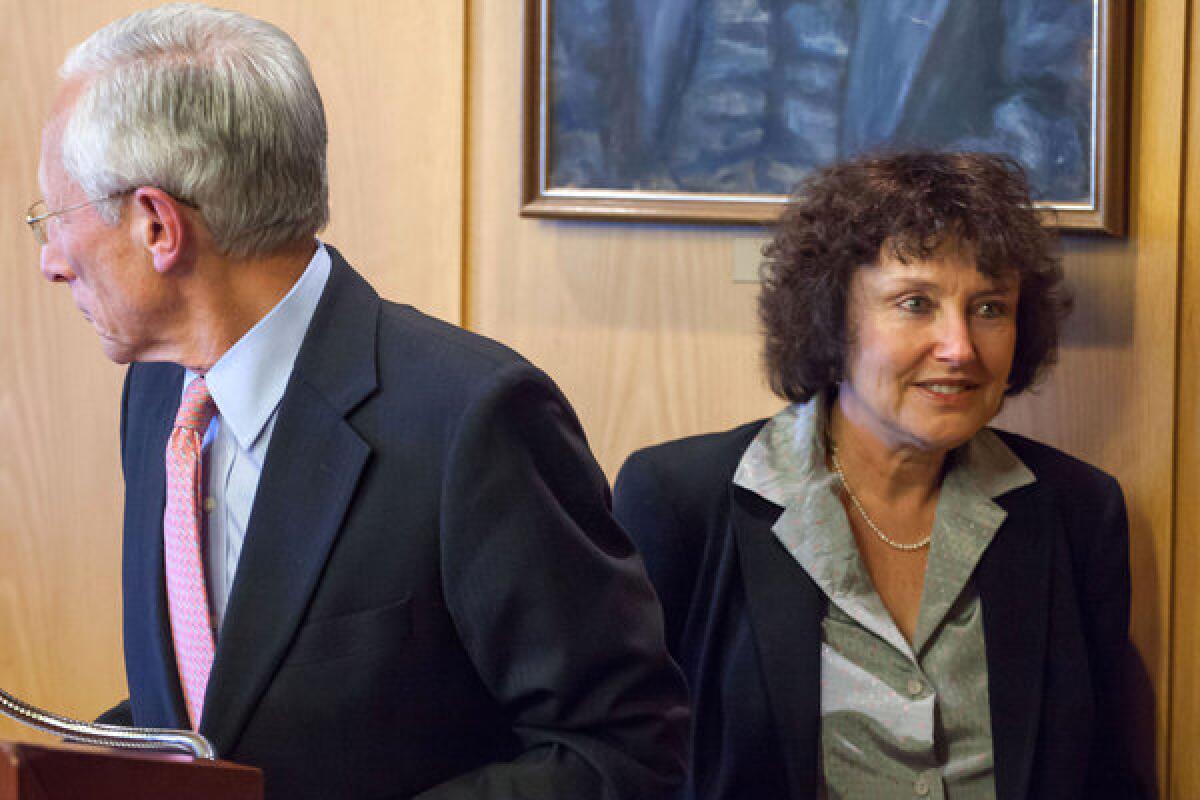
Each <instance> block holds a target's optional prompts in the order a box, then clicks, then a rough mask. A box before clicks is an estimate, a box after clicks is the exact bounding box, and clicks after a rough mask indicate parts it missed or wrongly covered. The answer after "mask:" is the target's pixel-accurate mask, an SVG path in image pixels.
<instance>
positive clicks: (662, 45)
mask: <svg viewBox="0 0 1200 800" xmlns="http://www.w3.org/2000/svg"><path fill="white" fill-rule="evenodd" d="M542 8H543V10H544V11H545V12H546V13H547V14H548V16H547V17H546V19H547V20H548V21H546V22H544V24H545V26H546V27H545V34H546V41H545V43H544V45H543V47H544V54H545V59H546V69H547V73H546V75H545V87H546V91H547V95H546V98H545V101H544V104H545V107H544V112H543V114H544V117H545V129H544V131H543V132H542V133H543V137H544V142H543V144H542V159H543V162H544V163H543V164H542V172H543V176H542V177H543V180H544V183H545V188H548V189H564V190H573V189H577V190H584V194H586V193H587V191H588V190H616V191H617V192H618V193H619V192H621V191H631V192H649V193H716V194H719V195H786V194H788V193H790V192H791V191H792V189H793V188H794V186H795V185H796V183H797V182H798V181H799V180H800V179H801V178H802V177H803V176H804V175H805V173H807V172H808V171H810V170H811V169H813V168H814V167H817V166H820V165H823V164H827V163H829V162H831V161H834V160H837V159H840V158H845V157H850V156H854V155H856V154H860V153H863V152H867V151H873V150H879V149H883V148H909V147H920V148H932V149H954V150H985V151H995V152H1003V153H1008V154H1010V155H1012V156H1014V157H1015V158H1016V159H1017V160H1018V161H1020V162H1021V163H1022V164H1023V165H1024V166H1025V167H1026V169H1027V170H1028V172H1029V175H1030V178H1031V182H1032V185H1033V187H1034V190H1035V195H1036V198H1037V199H1038V200H1040V201H1043V202H1044V203H1047V204H1054V205H1062V206H1071V205H1072V204H1082V205H1085V206H1086V205H1087V204H1090V203H1092V202H1093V201H1094V199H1095V197H1094V194H1095V174H1094V173H1095V163H1096V159H1095V152H1094V147H1095V144H1094V143H1095V129H1096V114H1095V111H1096V95H1097V93H1096V92H1095V91H1094V90H1095V88H1096V87H1095V85H1094V83H1095V81H1096V76H1097V74H1100V73H1099V71H1098V69H1099V68H1098V64H1097V60H1096V57H1095V55H1096V54H1095V50H1096V47H1095V45H1096V41H1097V38H1098V37H1097V33H1098V31H1097V20H1098V19H1100V15H1099V13H1098V11H1097V10H1098V8H1099V5H1098V4H1097V2H1093V1H1092V0H555V2H552V3H548V5H546V4H543V6H542Z"/></svg>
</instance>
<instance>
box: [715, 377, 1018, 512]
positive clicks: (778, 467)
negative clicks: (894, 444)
mask: <svg viewBox="0 0 1200 800" xmlns="http://www.w3.org/2000/svg"><path fill="white" fill-rule="evenodd" d="M828 425H829V402H828V400H826V399H825V398H824V397H821V396H818V397H814V398H813V399H811V400H809V401H808V402H807V403H796V404H794V405H791V406H788V407H787V408H785V409H784V410H783V411H780V412H779V413H778V414H776V415H775V416H773V417H771V419H769V420H767V422H766V424H765V425H763V427H762V430H760V431H759V432H758V435H757V436H755V437H754V441H752V442H751V443H750V446H749V447H748V448H746V452H745V453H744V454H743V455H742V459H741V461H740V462H739V463H738V466H737V470H736V471H735V472H734V474H733V482H734V483H735V484H737V485H738V486H741V487H742V488H743V489H748V490H749V491H751V492H754V493H755V494H757V495H759V496H760V497H762V498H764V499H766V500H770V501H771V502H772V503H774V504H775V505H777V506H787V505H789V504H790V503H791V502H793V501H794V500H795V499H796V498H798V497H804V496H807V495H809V494H810V493H811V492H813V491H814V490H816V489H820V488H824V487H825V486H827V485H828V484H830V483H831V482H832V481H834V480H836V478H834V477H833V476H832V475H831V474H830V472H829V470H828V469H826V467H825V462H826V444H825V431H826V430H827V429H828ZM950 458H951V459H952V461H951V467H950V471H951V472H955V473H958V475H957V476H956V481H958V480H961V481H963V482H967V483H969V484H971V485H972V486H973V488H974V489H976V490H977V491H978V492H979V493H980V494H982V495H983V496H984V497H987V498H989V499H993V500H994V499H995V498H997V497H999V496H1001V495H1002V494H1006V493H1007V492H1011V491H1012V490H1014V489H1019V488H1020V487H1022V486H1026V485H1028V484H1031V483H1033V482H1034V481H1035V480H1036V478H1035V477H1034V474H1033V473H1032V472H1030V471H1029V468H1028V467H1026V466H1025V464H1024V463H1023V462H1022V461H1021V459H1019V458H1017V455H1016V454H1015V453H1014V452H1013V451H1012V450H1011V449H1009V447H1008V445H1006V444H1005V443H1004V441H1003V440H1002V439H1001V438H1000V437H999V436H997V435H996V433H995V432H994V431H992V430H990V429H988V428H984V429H983V430H981V431H979V433H977V434H975V435H974V436H972V437H971V438H970V440H968V441H967V443H966V444H964V445H962V446H961V447H959V448H957V449H956V450H954V451H953V453H951V455H950Z"/></svg>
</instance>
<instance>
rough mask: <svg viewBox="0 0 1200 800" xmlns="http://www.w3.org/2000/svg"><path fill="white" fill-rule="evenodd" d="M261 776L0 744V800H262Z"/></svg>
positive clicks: (177, 758) (184, 762)
mask: <svg viewBox="0 0 1200 800" xmlns="http://www.w3.org/2000/svg"><path fill="white" fill-rule="evenodd" d="M262 796H263V778H262V772H260V771H259V770H257V769H254V768H252V767H243V766H238V765H237V764H231V763H229V762H227V761H197V760H193V759H192V758H191V757H190V756H182V755H163V754H148V753H134V752H127V751H122V750H105V749H98V748H93V747H76V746H72V745H57V746H54V747H47V746H45V745H36V744H24V743H21V742H0V800H83V799H84V798H86V799H87V800H118V798H119V799H120V800H151V798H153V800H165V799H166V798H169V799H170V800H262Z"/></svg>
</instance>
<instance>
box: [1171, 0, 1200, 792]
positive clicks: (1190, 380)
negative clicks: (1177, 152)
mask: <svg viewBox="0 0 1200 800" xmlns="http://www.w3.org/2000/svg"><path fill="white" fill-rule="evenodd" d="M1190 25H1191V36H1190V37H1189V41H1190V43H1191V45H1190V54H1189V58H1188V75H1189V78H1188V97H1187V116H1186V127H1185V130H1186V131H1187V134H1188V135H1187V146H1186V151H1185V152H1186V160H1185V166H1184V204H1183V208H1184V227H1183V269H1182V274H1181V281H1180V324H1179V371H1178V381H1179V411H1178V414H1177V415H1176V423H1177V424H1176V431H1175V441H1176V447H1177V449H1178V457H1177V459H1176V473H1175V509H1176V522H1175V530H1176V531H1177V535H1176V538H1175V551H1174V583H1175V586H1176V587H1178V590H1177V591H1176V593H1175V604H1174V615H1173V617H1172V626H1171V632H1172V644H1173V647H1172V650H1171V667H1172V670H1171V678H1172V680H1171V746H1170V750H1171V772H1170V788H1171V797H1173V798H1184V797H1200V759H1197V758H1196V748H1197V745H1200V592H1198V591H1197V586H1200V140H1198V139H1197V136H1198V135H1200V8H1198V4H1197V3H1196V2H1195V1H1194V0H1193V2H1192V3H1191V19H1190Z"/></svg>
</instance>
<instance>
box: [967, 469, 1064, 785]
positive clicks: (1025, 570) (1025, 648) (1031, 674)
mask: <svg viewBox="0 0 1200 800" xmlns="http://www.w3.org/2000/svg"><path fill="white" fill-rule="evenodd" d="M997 502H998V503H999V504H1000V505H1001V507H1003V508H1004V509H1005V510H1006V511H1007V512H1008V517H1007V518H1006V519H1005V521H1004V524H1003V525H1001V526H1000V530H998V531H997V532H996V536H995V538H994V539H993V540H992V543H991V545H990V546H989V547H988V549H987V552H985V553H984V555H983V558H982V560H981V561H980V562H979V567H978V568H977V570H976V573H975V580H976V585H977V587H978V589H979V597H980V602H981V603H982V604H983V626H984V636H985V637H986V641H987V668H988V695H989V705H990V706H991V714H992V740H993V741H992V746H993V750H994V754H995V761H996V796H997V797H998V798H1000V800H1017V798H1022V797H1025V796H1026V794H1027V792H1028V787H1029V778H1030V770H1031V767H1032V762H1033V754H1034V749H1035V747H1036V744H1037V738H1038V724H1039V718H1040V709H1041V701H1042V677H1043V674H1044V671H1045V670H1044V666H1045V660H1046V634H1047V630H1048V624H1049V619H1048V617H1049V604H1050V582H1051V571H1052V566H1053V564H1052V560H1053V555H1054V548H1053V543H1054V539H1055V536H1056V530H1055V525H1054V522H1053V521H1054V520H1055V519H1057V514H1056V512H1055V509H1054V507H1053V504H1052V503H1050V502H1049V499H1048V498H1047V497H1046V494H1045V492H1044V491H1043V490H1042V489H1041V488H1040V487H1039V486H1038V484H1032V485H1030V486H1028V487H1025V488H1022V489H1018V490H1016V491H1014V492H1012V493H1010V494H1008V495H1005V496H1003V497H1001V498H999V499H998V500H997Z"/></svg>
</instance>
